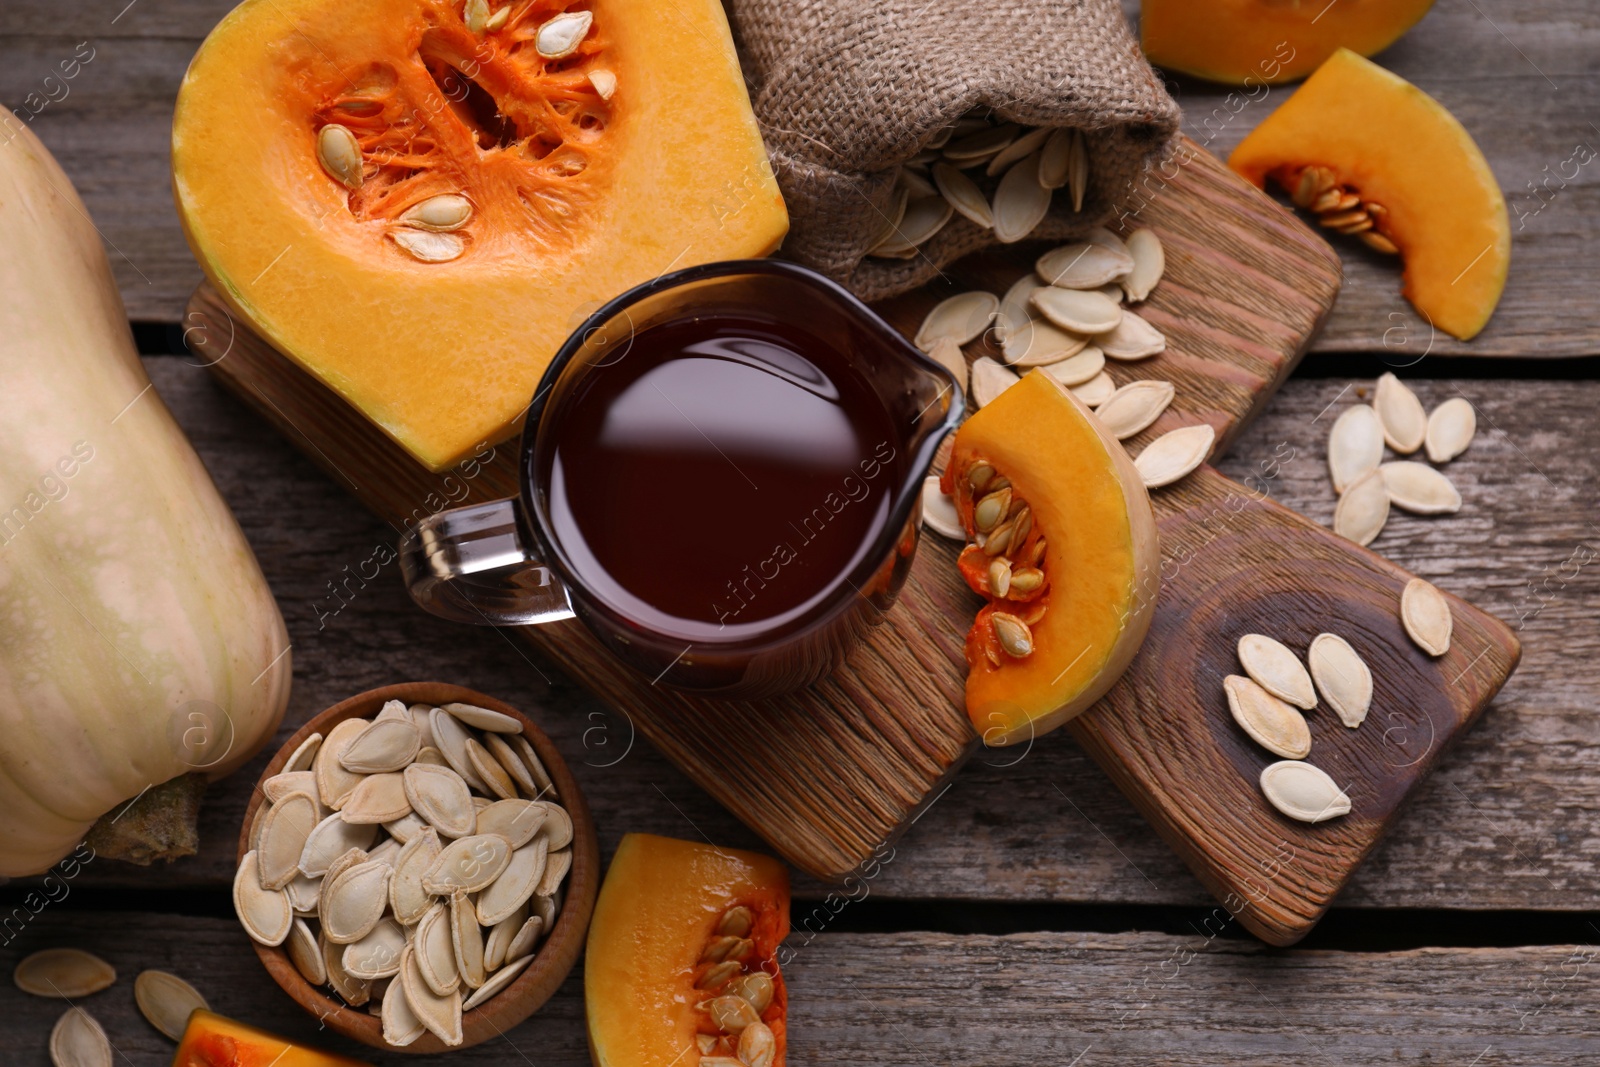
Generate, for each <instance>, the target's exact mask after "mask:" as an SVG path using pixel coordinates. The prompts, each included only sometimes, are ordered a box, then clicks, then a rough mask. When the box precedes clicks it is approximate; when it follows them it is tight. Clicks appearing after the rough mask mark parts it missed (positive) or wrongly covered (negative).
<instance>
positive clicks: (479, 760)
mask: <svg viewBox="0 0 1600 1067" xmlns="http://www.w3.org/2000/svg"><path fill="white" fill-rule="evenodd" d="M467 759H468V760H470V761H471V762H472V769H473V770H475V771H477V772H478V777H479V778H482V779H483V780H484V781H485V782H486V783H488V786H489V791H490V792H491V793H493V794H494V795H495V796H497V797H499V798H500V799H501V800H514V799H516V796H517V783H516V782H515V781H514V780H513V779H512V777H511V776H510V775H509V774H507V773H506V769H505V768H504V767H502V766H500V761H499V760H497V759H495V758H494V756H492V755H490V753H489V750H488V749H486V748H484V747H483V745H482V744H480V743H479V741H478V739H477V738H476V737H469V738H467Z"/></svg>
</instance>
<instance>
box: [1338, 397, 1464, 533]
mask: <svg viewBox="0 0 1600 1067" xmlns="http://www.w3.org/2000/svg"><path fill="white" fill-rule="evenodd" d="M1477 428H1478V419H1477V414H1476V412H1475V411H1474V409H1473V407H1472V404H1471V403H1470V402H1469V401H1468V400H1467V399H1466V398H1465V397H1459V396H1458V397H1452V398H1451V399H1449V400H1446V401H1445V402H1444V403H1442V404H1440V405H1439V406H1438V407H1436V408H1434V409H1433V411H1431V412H1429V411H1425V410H1424V409H1423V407H1422V401H1421V400H1419V399H1417V394H1416V393H1414V392H1412V391H1411V389H1410V388H1409V387H1408V386H1407V385H1406V384H1405V383H1404V382H1402V381H1401V380H1400V379H1399V378H1396V377H1395V376H1394V375H1393V374H1385V375H1384V376H1383V377H1381V378H1379V379H1378V385H1377V388H1376V390H1374V392H1373V398H1372V403H1371V404H1370V405H1369V404H1353V405H1351V406H1350V407H1348V408H1346V409H1345V410H1344V411H1343V412H1341V413H1340V414H1339V417H1338V418H1337V419H1336V420H1334V423H1333V430H1332V431H1331V432H1330V433H1329V435H1328V472H1329V474H1331V475H1332V477H1333V490H1334V492H1335V493H1338V494H1339V503H1338V506H1337V507H1336V508H1335V509H1334V512H1333V532H1334V533H1336V534H1338V535H1339V536H1341V537H1347V538H1349V539H1350V540H1352V541H1354V542H1355V543H1356V544H1358V545H1370V544H1371V543H1372V542H1373V540H1374V539H1375V538H1376V537H1377V536H1378V534H1379V533H1380V532H1382V530H1383V527H1384V524H1386V523H1387V522H1388V521H1389V508H1390V506H1391V505H1393V506H1394V507H1397V508H1400V509H1402V510H1405V511H1409V512H1411V513H1413V514H1416V515H1446V514H1452V513H1454V512H1456V511H1459V510H1460V508H1461V494H1460V492H1458V491H1457V490H1456V487H1455V485H1454V484H1453V483H1452V482H1451V481H1450V479H1449V478H1448V477H1446V476H1445V474H1444V473H1443V472H1442V471H1440V470H1438V469H1437V468H1435V467H1430V466H1428V465H1427V464H1426V463H1419V462H1417V461H1415V460H1395V461H1391V462H1387V463H1386V462H1384V458H1383V457H1384V446H1385V445H1387V446H1388V447H1389V448H1390V449H1391V450H1393V451H1394V452H1395V453H1396V454H1397V455H1401V456H1409V455H1412V454H1413V453H1415V452H1417V451H1418V450H1419V449H1425V450H1426V452H1427V456H1428V459H1430V460H1431V461H1433V462H1434V463H1436V464H1438V463H1448V462H1449V461H1450V460H1452V459H1454V458H1456V457H1457V456H1459V455H1460V454H1461V453H1463V452H1465V451H1466V450H1467V448H1468V446H1469V445H1471V444H1472V438H1473V436H1474V435H1475V434H1476V433H1477Z"/></svg>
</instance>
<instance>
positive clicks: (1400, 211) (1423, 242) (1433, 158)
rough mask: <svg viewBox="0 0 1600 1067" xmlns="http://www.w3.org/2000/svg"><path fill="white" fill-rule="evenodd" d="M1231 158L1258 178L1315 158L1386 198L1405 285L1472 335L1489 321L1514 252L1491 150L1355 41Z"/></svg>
mask: <svg viewBox="0 0 1600 1067" xmlns="http://www.w3.org/2000/svg"><path fill="white" fill-rule="evenodd" d="M1228 165H1229V166H1230V167H1232V168H1233V169H1234V170H1236V171H1238V172H1239V173H1240V174H1242V175H1244V176H1245V177H1246V178H1248V179H1249V180H1250V181H1252V182H1254V183H1255V184H1256V185H1258V186H1262V187H1265V185H1266V180H1267V178H1268V177H1273V178H1274V179H1276V180H1279V181H1280V182H1281V181H1284V180H1287V179H1288V176H1289V175H1290V174H1291V173H1295V172H1297V171H1298V170H1299V169H1300V168H1303V167H1305V166H1308V165H1316V166H1320V167H1324V168H1328V169H1330V170H1332V171H1333V172H1334V173H1335V174H1336V175H1337V177H1338V181H1339V182H1340V183H1341V184H1344V185H1348V186H1350V187H1352V188H1353V189H1355V190H1356V191H1357V192H1358V193H1359V194H1360V196H1361V198H1362V200H1364V201H1371V202H1375V203H1378V204H1381V205H1382V206H1383V208H1384V209H1385V216H1384V222H1383V226H1382V227H1381V229H1382V232H1383V234H1384V236H1386V237H1388V238H1389V240H1391V241H1392V242H1393V243H1394V244H1395V245H1396V246H1398V247H1399V250H1400V255H1401V257H1402V258H1403V259H1404V261H1405V283H1404V288H1403V290H1402V291H1403V292H1404V293H1405V295H1406V297H1407V299H1409V300H1410V301H1411V302H1412V304H1414V305H1416V308H1417V310H1418V311H1420V312H1421V313H1422V314H1423V315H1424V316H1425V317H1426V318H1427V319H1428V320H1429V321H1430V322H1431V323H1432V324H1433V325H1434V326H1437V327H1438V328H1439V329H1441V330H1443V331H1445V332H1446V333H1448V334H1450V335H1451V336H1453V337H1457V338H1459V339H1461V340H1463V341H1465V340H1468V339H1470V338H1472V337H1474V336H1476V335H1477V333H1478V332H1479V331H1480V330H1482V329H1483V327H1484V326H1485V325H1486V324H1487V323H1488V321H1489V317H1490V315H1492V314H1493V313H1494V309H1495V305H1496V304H1497V303H1498V302H1499V300H1500V293H1501V291H1502V290H1503V289H1504V288H1505V282H1506V273H1507V271H1508V270H1509V268H1510V263H1511V222H1510V218H1509V216H1508V214H1507V212H1506V202H1505V197H1504V196H1503V195H1502V194H1501V192H1500V185H1499V183H1498V182H1497V181H1496V180H1495V176H1494V172H1493V171H1491V170H1490V169H1489V164H1488V161H1487V160H1485V159H1484V158H1483V153H1482V152H1481V151H1479V150H1478V146H1477V144H1476V143H1474V141H1473V140H1472V135H1471V134H1469V133H1468V132H1467V131H1466V128H1465V127H1463V126H1462V125H1461V123H1460V122H1458V121H1457V120H1456V118H1455V116H1453V115H1451V114H1450V112H1448V111H1446V110H1445V109H1444V107H1443V106H1441V105H1440V104H1439V102H1438V101H1436V100H1434V99H1433V98H1432V97H1431V96H1429V95H1428V94H1427V93H1424V92H1423V91H1422V90H1421V89H1418V88H1417V87H1416V86H1414V85H1412V84H1411V83H1409V82H1407V81H1406V80H1405V79H1403V78H1401V77H1399V76H1398V75H1395V74H1392V73H1390V72H1389V71H1387V70H1384V69H1383V68H1382V67H1379V66H1378V65H1377V64H1375V63H1372V62H1371V61H1369V60H1366V59H1362V58H1361V57H1360V56H1358V55H1356V54H1355V53H1354V52H1351V51H1349V50H1346V49H1341V50H1340V51H1338V52H1336V53H1335V54H1334V55H1333V57H1332V58H1331V59H1329V60H1328V61H1327V62H1326V63H1324V64H1323V65H1322V66H1321V67H1320V68H1319V69H1318V70H1317V72H1316V73H1315V74H1313V75H1312V76H1311V77H1310V78H1308V79H1306V82H1305V84H1304V85H1302V86H1300V88H1299V89H1297V90H1295V93H1294V95H1293V96H1291V97H1289V99H1288V100H1286V101H1284V103H1283V105H1282V106H1281V107H1279V108H1278V110H1277V111H1275V112H1273V113H1272V114H1271V115H1269V116H1268V117H1267V118H1266V119H1265V120H1264V121H1263V122H1262V123H1261V125H1260V126H1258V127H1256V128H1255V129H1254V130H1253V131H1251V133H1250V134H1249V136H1247V137H1246V138H1245V139H1244V140H1243V141H1242V142H1240V144H1239V147H1237V148H1235V149H1234V150H1233V154H1232V155H1231V156H1229V158H1228Z"/></svg>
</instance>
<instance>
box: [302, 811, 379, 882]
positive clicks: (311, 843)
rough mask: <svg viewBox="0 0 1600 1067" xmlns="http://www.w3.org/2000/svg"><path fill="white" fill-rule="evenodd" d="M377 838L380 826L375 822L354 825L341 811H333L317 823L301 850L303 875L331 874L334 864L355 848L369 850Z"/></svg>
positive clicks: (312, 876) (317, 876) (313, 876)
mask: <svg viewBox="0 0 1600 1067" xmlns="http://www.w3.org/2000/svg"><path fill="white" fill-rule="evenodd" d="M377 838H378V827H377V826H376V825H375V824H372V823H353V822H350V821H348V820H347V819H345V817H344V816H343V814H341V813H340V812H337V811H336V812H334V813H333V814H332V815H329V816H328V817H327V818H326V819H323V820H322V821H321V822H319V823H317V825H316V826H314V827H313V828H312V830H311V833H310V834H308V835H306V840H305V845H304V846H302V848H301V850H300V856H299V859H298V866H299V869H300V872H301V873H302V874H304V875H306V876H308V877H311V878H320V877H322V876H323V875H325V874H327V873H328V867H329V866H330V865H332V863H333V861H334V860H336V859H338V858H339V857H340V856H343V855H344V854H345V853H346V852H349V851H350V850H351V849H353V848H359V849H368V848H371V847H372V843H373V842H374V841H376V840H377Z"/></svg>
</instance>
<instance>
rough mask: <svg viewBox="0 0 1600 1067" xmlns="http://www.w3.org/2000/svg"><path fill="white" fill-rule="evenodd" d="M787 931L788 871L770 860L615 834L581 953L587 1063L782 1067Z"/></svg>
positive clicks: (640, 1066) (602, 1066)
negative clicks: (709, 1061)
mask: <svg viewBox="0 0 1600 1067" xmlns="http://www.w3.org/2000/svg"><path fill="white" fill-rule="evenodd" d="M788 933H789V876H788V872H787V871H786V870H785V869H784V867H783V865H782V864H781V863H779V862H778V861H777V860H774V859H772V858H770V857H768V856H761V855H757V854H756V853H753V852H738V851H735V850H733V849H725V848H713V847H711V846H709V845H700V844H696V843H694V842H691V841H677V840H674V839H672V838H669V837H656V836H653V835H651V834H628V835H627V836H625V837H624V838H623V839H622V843H621V844H620V845H618V846H617V854H616V856H615V857H614V858H613V859H612V861H611V869H610V870H609V871H607V872H606V880H605V884H604V885H603V886H602V887H601V889H600V897H599V900H598V901H597V902H596V903H595V909H594V918H593V920H592V921H591V922H590V925H589V944H588V954H587V956H586V957H585V960H584V980H583V981H584V1000H585V1004H586V1006H587V1010H588V1018H589V1049H590V1054H591V1056H592V1057H593V1059H594V1063H595V1067H673V1065H681V1064H696V1063H700V1062H702V1059H703V1058H704V1057H713V1058H716V1057H724V1058H726V1059H727V1060H728V1061H730V1062H741V1063H744V1064H759V1065H761V1067H783V1063H784V1053H785V1045H786V1036H787V1035H786V1031H785V1018H786V1016H787V1014H788V994H787V992H786V990H785V988H784V984H783V975H782V974H781V973H780V972H779V969H778V946H779V945H780V944H781V943H782V941H783V939H784V938H785V937H786V936H788ZM713 1062H716V1061H715V1059H713Z"/></svg>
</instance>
